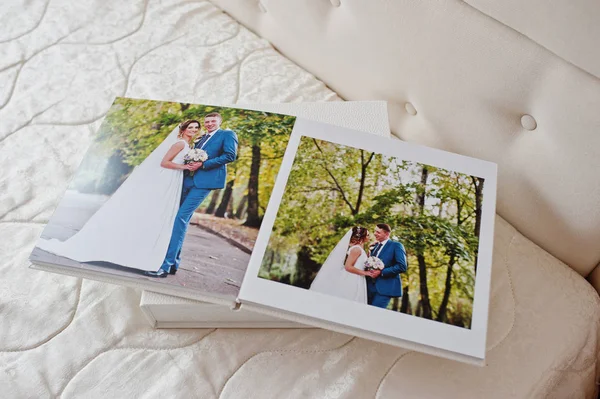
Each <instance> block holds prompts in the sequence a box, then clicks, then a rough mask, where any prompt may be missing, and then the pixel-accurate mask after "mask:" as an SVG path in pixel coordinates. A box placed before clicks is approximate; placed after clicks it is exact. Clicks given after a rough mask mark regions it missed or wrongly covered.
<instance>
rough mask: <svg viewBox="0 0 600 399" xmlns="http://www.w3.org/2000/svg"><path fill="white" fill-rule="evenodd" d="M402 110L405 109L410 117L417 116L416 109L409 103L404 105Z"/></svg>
mask: <svg viewBox="0 0 600 399" xmlns="http://www.w3.org/2000/svg"><path fill="white" fill-rule="evenodd" d="M404 109H406V112H408V113H409V114H411V115H416V114H417V109H416V108H415V106H414V105H412V104H411V103H406V104H404Z"/></svg>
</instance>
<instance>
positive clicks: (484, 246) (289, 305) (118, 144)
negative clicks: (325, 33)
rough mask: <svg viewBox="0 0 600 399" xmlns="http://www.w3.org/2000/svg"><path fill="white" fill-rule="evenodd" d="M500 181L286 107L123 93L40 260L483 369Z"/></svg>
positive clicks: (35, 254) (454, 158) (44, 239)
mask: <svg viewBox="0 0 600 399" xmlns="http://www.w3.org/2000/svg"><path fill="white" fill-rule="evenodd" d="M380 105H382V106H383V104H380ZM383 109H385V108H383ZM383 119H385V118H383ZM384 122H385V124H387V120H385V121H384ZM496 175H497V167H496V165H495V164H493V163H490V162H486V161H482V160H477V159H474V158H469V157H465V156H462V155H458V154H453V153H449V152H445V151H441V150H436V149H432V148H428V147H424V146H419V145H415V144H409V143H405V142H403V141H400V140H397V139H391V138H387V137H381V136H377V135H374V134H370V133H365V132H361V131H356V130H352V129H348V128H345V127H340V126H336V125H331V124H326V123H321V122H315V121H310V120H308V119H305V118H301V117H295V116H292V115H284V114H279V113H272V112H264V111H257V110H249V109H243V108H235V107H228V106H217V105H206V104H204V105H203V104H189V103H179V102H166V101H154V100H147V99H133V98H124V97H119V98H116V99H115V101H114V103H113V105H112V106H111V108H110V109H109V111H108V113H107V115H106V117H105V119H104V120H103V122H102V124H101V126H100V128H99V131H98V132H97V134H96V136H95V137H94V139H93V141H92V144H91V145H90V148H89V149H88V151H87V153H86V155H85V156H84V158H83V161H82V162H81V165H80V166H79V168H78V170H77V172H76V173H75V175H74V177H73V178H72V180H71V182H70V184H69V186H68V187H67V190H66V193H65V195H64V197H63V198H62V200H61V201H60V203H59V205H58V207H57V209H56V210H55V212H54V214H53V215H52V217H51V219H50V220H49V222H48V224H47V226H46V227H45V228H44V230H43V232H42V234H41V237H40V239H39V240H38V242H37V244H36V246H35V248H34V249H33V251H32V253H31V255H30V261H31V262H32V267H33V268H37V269H41V270H45V271H51V272H57V273H62V274H67V275H75V276H79V277H86V278H90V279H95V280H100V281H106V282H110V283H118V284H124V285H129V286H134V287H139V288H143V289H146V290H149V291H156V292H160V293H163V294H168V295H174V296H179V297H184V298H189V299H195V300H198V301H203V302H206V303H208V304H217V305H226V306H227V307H228V308H230V309H233V310H240V309H242V310H243V312H244V317H246V318H248V320H250V319H252V316H251V315H252V312H256V313H257V314H262V316H258V317H257V318H256V320H255V321H256V323H255V324H256V326H258V325H259V324H260V320H263V319H265V318H266V319H265V320H269V322H270V323H271V325H281V326H290V327H293V326H297V325H298V324H297V323H300V324H304V325H306V326H314V327H321V328H327V329H331V330H334V331H339V332H342V333H347V334H353V335H356V336H359V337H363V338H367V339H371V340H375V341H380V342H384V343H388V344H392V345H396V346H404V347H407V348H409V349H414V350H418V351H422V352H426V353H431V354H435V355H439V356H444V357H447V358H452V359H456V360H460V361H466V362H471V363H474V364H481V362H483V360H484V359H485V339H486V331H487V318H488V314H487V309H488V303H489V290H490V278H491V264H492V247H493V229H494V215H495V201H496ZM207 309H208V308H207ZM215 309H216V308H215ZM215 311H216V310H215ZM223 312H224V311H223ZM221 313H222V312H221ZM223 317H224V318H225V319H227V320H229V319H231V320H233V321H235V320H234V319H235V318H234V317H233V316H232V318H229V317H228V316H223ZM260 317H263V319H260ZM225 319H223V320H225ZM244 320H245V319H244ZM278 320H281V322H278ZM238 322H239V323H242V321H241V319H240V320H238ZM246 322H247V321H244V323H246ZM288 322H291V323H288ZM286 323H288V324H286ZM234 324H235V323H233V324H232V325H234ZM223 325H225V324H223ZM265 325H266V324H265Z"/></svg>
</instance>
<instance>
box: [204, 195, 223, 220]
mask: <svg viewBox="0 0 600 399" xmlns="http://www.w3.org/2000/svg"><path fill="white" fill-rule="evenodd" d="M220 195H221V190H215V191H213V193H212V195H211V197H210V203H209V204H208V207H207V208H206V211H205V212H204V213H206V214H208V215H212V214H213V213H215V209H217V202H218V201H219V196H220Z"/></svg>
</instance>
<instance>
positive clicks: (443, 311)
mask: <svg viewBox="0 0 600 399" xmlns="http://www.w3.org/2000/svg"><path fill="white" fill-rule="evenodd" d="M454 262H455V256H454V253H451V254H450V262H448V270H447V271H446V288H445V289H444V297H443V298H442V303H441V305H440V309H439V311H438V315H437V318H436V320H437V321H441V322H445V321H446V320H447V317H446V310H447V309H448V299H449V298H450V291H452V267H453V266H454Z"/></svg>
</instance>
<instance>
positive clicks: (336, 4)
mask: <svg viewBox="0 0 600 399" xmlns="http://www.w3.org/2000/svg"><path fill="white" fill-rule="evenodd" d="M329 1H330V2H331V5H332V6H334V7H339V6H340V5H341V4H342V2H341V1H340V0H329Z"/></svg>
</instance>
